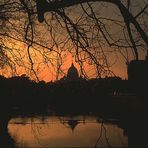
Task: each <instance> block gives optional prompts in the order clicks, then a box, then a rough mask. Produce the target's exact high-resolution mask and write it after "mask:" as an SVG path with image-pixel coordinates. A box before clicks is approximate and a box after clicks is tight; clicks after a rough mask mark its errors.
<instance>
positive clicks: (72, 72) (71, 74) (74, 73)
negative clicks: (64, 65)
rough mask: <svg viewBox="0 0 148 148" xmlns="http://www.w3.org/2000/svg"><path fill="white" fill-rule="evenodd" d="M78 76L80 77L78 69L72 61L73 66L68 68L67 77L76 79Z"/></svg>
mask: <svg viewBox="0 0 148 148" xmlns="http://www.w3.org/2000/svg"><path fill="white" fill-rule="evenodd" d="M78 78H79V74H78V70H77V68H76V67H75V66H74V64H73V63H72V64H71V67H70V68H69V69H68V72H67V79H69V80H76V79H78Z"/></svg>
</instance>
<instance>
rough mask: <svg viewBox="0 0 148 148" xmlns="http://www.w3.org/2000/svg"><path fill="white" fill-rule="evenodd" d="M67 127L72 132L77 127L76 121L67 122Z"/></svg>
mask: <svg viewBox="0 0 148 148" xmlns="http://www.w3.org/2000/svg"><path fill="white" fill-rule="evenodd" d="M68 125H69V127H70V128H71V130H72V131H74V129H75V128H76V126H77V125H78V120H68Z"/></svg>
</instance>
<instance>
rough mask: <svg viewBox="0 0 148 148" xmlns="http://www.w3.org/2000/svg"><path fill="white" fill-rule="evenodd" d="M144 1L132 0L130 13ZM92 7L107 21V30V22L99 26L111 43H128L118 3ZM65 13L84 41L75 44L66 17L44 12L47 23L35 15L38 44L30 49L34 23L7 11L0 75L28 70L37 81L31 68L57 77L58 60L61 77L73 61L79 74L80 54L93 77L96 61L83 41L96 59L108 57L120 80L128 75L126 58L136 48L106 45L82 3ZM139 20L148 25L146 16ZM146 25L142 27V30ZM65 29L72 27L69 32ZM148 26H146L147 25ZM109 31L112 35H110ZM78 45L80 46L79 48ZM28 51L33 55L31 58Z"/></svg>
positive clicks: (140, 50) (141, 52)
mask: <svg viewBox="0 0 148 148" xmlns="http://www.w3.org/2000/svg"><path fill="white" fill-rule="evenodd" d="M145 4H146V1H145V0H140V1H138V0H136V1H131V10H130V11H131V13H132V14H133V15H136V14H137V13H138V12H139V11H140V10H141V9H142V8H143V6H144V5H145ZM125 5H126V2H125ZM83 6H84V8H85V9H86V10H87V11H88V13H91V9H89V8H88V6H87V5H83ZM92 7H93V9H94V12H95V13H96V16H97V17H98V18H99V21H101V23H102V24H105V28H103V27H104V26H103V25H102V26H101V27H102V28H103V29H104V30H103V31H104V32H105V31H106V32H105V34H106V36H107V37H108V39H109V41H111V40H112V38H113V40H115V41H116V40H117V41H119V44H120V43H122V46H123V45H125V46H126V45H130V43H129V41H127V42H125V41H124V40H128V39H129V37H128V36H127V31H126V29H125V26H124V25H125V24H124V23H123V18H122V17H121V14H120V13H119V10H118V9H117V8H116V7H115V6H113V5H111V4H106V3H105V4H104V3H98V5H95V4H94V5H92ZM12 9H13V8H12ZM64 13H65V14H66V15H67V16H68V17H69V18H70V19H71V22H72V23H74V24H77V27H78V29H79V31H80V33H81V34H79V38H80V39H79V41H80V43H77V41H76V40H75V39H76V32H75V31H74V30H73V29H72V26H70V25H71V24H70V22H67V25H68V26H66V25H65V22H64V21H65V20H64V17H63V18H62V16H60V15H59V14H56V13H54V12H47V13H45V19H46V21H44V22H43V23H39V22H38V20H37V15H36V14H35V15H33V16H32V21H33V22H32V23H33V31H34V39H33V42H34V43H33V44H32V45H31V47H30V48H29V49H28V46H29V45H30V41H29V40H30V39H31V26H29V22H28V20H27V19H28V18H27V13H24V12H23V11H22V12H20V13H18V12H15V11H14V12H11V15H10V14H9V13H8V14H7V15H8V16H9V15H10V18H9V19H8V20H6V21H5V22H3V21H2V20H0V26H2V29H0V39H1V43H0V44H1V45H2V47H3V50H1V53H0V54H1V55H0V67H1V70H0V74H1V75H5V76H6V77H11V76H16V75H22V74H26V75H27V76H29V77H30V78H31V79H34V80H35V79H36V78H35V76H34V73H33V72H32V71H31V68H32V66H33V68H34V70H35V71H36V74H37V76H38V78H39V80H44V81H51V80H55V79H56V77H57V74H56V71H57V64H58V63H59V64H61V65H60V68H61V70H62V71H63V73H62V74H60V75H59V79H60V78H61V77H63V76H64V74H65V75H66V73H67V70H68V68H69V67H70V66H71V63H72V62H74V65H75V66H76V67H77V69H78V71H79V72H80V66H79V64H80V63H79V64H78V58H80V59H81V60H82V61H83V66H84V67H83V68H84V70H85V71H86V74H87V75H88V76H89V77H90V78H92V77H96V69H95V65H94V63H93V62H92V60H90V55H89V53H86V52H85V51H84V49H83V48H82V45H81V43H82V44H83V45H84V46H86V45H85V44H87V42H88V43H89V47H87V46H86V47H85V48H86V50H88V51H90V54H92V55H94V56H95V58H96V59H97V62H99V63H101V64H102V63H104V62H105V60H107V62H106V64H105V63H104V65H103V66H107V65H108V66H109V68H110V70H111V71H113V72H114V73H115V74H116V75H117V76H120V77H121V78H122V79H127V65H126V62H127V59H128V61H130V60H132V59H134V56H133V55H134V54H133V49H132V50H131V49H130V48H127V47H126V48H119V47H109V46H108V45H107V44H106V43H105V40H104V39H103V35H102V34H101V33H100V32H99V31H98V30H97V28H96V24H95V21H94V20H92V19H91V18H89V17H88V16H87V15H86V14H84V12H83V9H82V8H81V6H80V5H77V6H74V7H70V8H67V9H66V10H65V12H64ZM14 16H17V17H14ZM82 16H83V17H82ZM138 19H139V21H140V23H141V24H144V23H145V26H147V16H146V15H142V17H140V18H138ZM112 20H114V21H112ZM145 26H142V27H143V28H144V27H145ZM66 27H67V28H66ZM66 29H69V30H68V31H69V32H70V33H69V34H68V31H67V30H66ZM134 29H135V28H134V27H133V26H131V30H132V31H133V32H134V39H135V40H137V42H138V43H139V44H140V45H141V47H140V48H138V53H139V57H140V58H139V59H145V55H146V50H145V47H144V43H143V42H142V41H138V37H139V35H138V34H137V32H135V30H134ZM144 29H146V27H145V28H144ZM84 33H85V35H86V36H87V38H89V40H88V41H86V39H85V37H86V36H85V35H83V34H84ZM108 34H110V35H111V37H110V36H109V35H108ZM81 35H82V36H81ZM71 36H72V37H73V41H71ZM27 38H28V40H27ZM118 38H119V39H118ZM76 44H77V45H78V46H76ZM77 48H78V49H77ZM77 50H78V51H79V56H77V53H76V51H77ZM102 51H103V52H102ZM28 53H30V57H31V59H30V57H29V54H28ZM59 56H61V57H59ZM124 56H125V57H124ZM7 58H8V59H9V60H8V59H7ZM126 58H127V59H126ZM75 60H76V61H75ZM31 63H33V65H31ZM100 71H101V70H100Z"/></svg>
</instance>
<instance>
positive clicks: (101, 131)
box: [94, 122, 112, 148]
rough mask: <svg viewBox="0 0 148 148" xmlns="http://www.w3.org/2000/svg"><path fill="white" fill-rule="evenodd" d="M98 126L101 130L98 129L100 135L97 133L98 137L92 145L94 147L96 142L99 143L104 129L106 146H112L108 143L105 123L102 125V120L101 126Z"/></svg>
mask: <svg viewBox="0 0 148 148" xmlns="http://www.w3.org/2000/svg"><path fill="white" fill-rule="evenodd" d="M100 128H101V130H100V135H99V137H98V139H97V141H96V143H95V145H94V147H95V148H96V147H97V145H98V143H99V141H100V140H101V138H102V136H103V131H104V136H105V140H106V142H107V145H108V147H112V146H111V144H110V143H109V140H108V137H107V131H106V127H105V125H104V123H103V122H101V127H100Z"/></svg>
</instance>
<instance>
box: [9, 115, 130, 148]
mask: <svg viewBox="0 0 148 148" xmlns="http://www.w3.org/2000/svg"><path fill="white" fill-rule="evenodd" d="M8 132H9V134H10V136H11V137H12V139H13V140H14V141H15V145H16V146H17V147H18V148H69V147H70V148H73V147H79V148H84V147H85V148H86V147H87V148H88V147H91V148H93V147H123V148H125V147H128V138H127V136H126V135H124V132H123V129H121V128H119V127H118V126H117V124H113V123H112V122H105V123H104V122H102V120H101V119H98V118H97V117H95V116H75V117H73V116H48V117H44V118H43V117H33V118H13V119H11V120H10V122H9V124H8Z"/></svg>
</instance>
